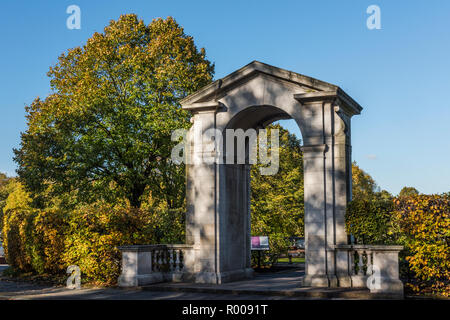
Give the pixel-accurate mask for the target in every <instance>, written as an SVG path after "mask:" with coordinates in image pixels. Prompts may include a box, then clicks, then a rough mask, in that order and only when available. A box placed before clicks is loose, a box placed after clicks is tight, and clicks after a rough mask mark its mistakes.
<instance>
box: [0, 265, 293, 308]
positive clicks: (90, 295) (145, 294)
mask: <svg viewBox="0 0 450 320" xmlns="http://www.w3.org/2000/svg"><path fill="white" fill-rule="evenodd" d="M6 268H7V266H6V265H0V274H1V272H2V271H3V270H4V269H6ZM286 298H288V297H284V296H263V295H255V294H239V295H237V294H230V293H225V294H217V293H201V292H168V291H162V292H159V291H146V290H142V289H120V288H82V289H80V290H69V289H67V288H65V287H54V286H50V285H39V284H31V283H28V282H17V281H9V280H4V279H3V280H0V300H24V299H25V300H35V299H38V300H80V299H82V300H84V299H89V300H91V299H97V300H98V299H100V300H103V299H108V300H181V299H182V300H242V299H245V300H282V299H283V300H284V299H286ZM288 299H295V298H288Z"/></svg>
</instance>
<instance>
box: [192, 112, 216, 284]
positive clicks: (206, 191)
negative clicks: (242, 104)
mask: <svg viewBox="0 0 450 320" xmlns="http://www.w3.org/2000/svg"><path fill="white" fill-rule="evenodd" d="M215 111H216V108H214V107H213V108H206V107H205V109H203V110H201V111H198V112H196V113H195V114H194V117H193V123H194V125H193V127H192V128H191V130H190V132H189V139H188V140H189V143H190V148H189V149H190V150H189V157H190V159H189V161H188V163H189V164H188V165H187V168H186V169H187V194H186V196H187V203H188V207H187V212H186V240H187V243H188V244H192V245H193V250H192V254H193V255H194V256H193V259H190V260H189V261H191V265H187V266H186V269H187V270H189V271H190V272H193V273H194V274H195V281H196V282H199V283H217V271H218V270H217V269H218V266H217V245H218V243H217V237H218V233H217V208H216V166H217V165H216V164H215V163H207V162H205V161H203V159H204V154H203V145H202V136H203V134H204V132H205V131H206V130H208V129H210V128H215ZM194 142H195V143H194ZM192 264H193V265H192Z"/></svg>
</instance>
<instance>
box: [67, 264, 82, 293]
mask: <svg viewBox="0 0 450 320" xmlns="http://www.w3.org/2000/svg"><path fill="white" fill-rule="evenodd" d="M66 273H67V274H69V275H70V276H69V278H67V282H66V287H67V289H80V288H81V272H80V267H79V266H76V265H72V266H69V267H68V268H67V271H66Z"/></svg>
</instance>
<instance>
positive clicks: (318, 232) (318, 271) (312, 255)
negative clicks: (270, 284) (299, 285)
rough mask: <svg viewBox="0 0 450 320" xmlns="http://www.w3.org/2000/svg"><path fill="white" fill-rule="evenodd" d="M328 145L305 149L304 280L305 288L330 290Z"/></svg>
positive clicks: (306, 147) (305, 147)
mask: <svg viewBox="0 0 450 320" xmlns="http://www.w3.org/2000/svg"><path fill="white" fill-rule="evenodd" d="M326 147H327V146H326V145H325V144H321V145H315V146H304V147H303V168H304V199H305V200H304V201H305V259H306V265H305V273H306V275H305V278H304V279H303V285H305V286H314V287H317V286H319V287H321V286H323V287H327V286H328V284H329V283H328V277H327V258H328V257H327V252H326V201H325V193H324V190H325V178H326V177H325V167H324V166H325V151H326Z"/></svg>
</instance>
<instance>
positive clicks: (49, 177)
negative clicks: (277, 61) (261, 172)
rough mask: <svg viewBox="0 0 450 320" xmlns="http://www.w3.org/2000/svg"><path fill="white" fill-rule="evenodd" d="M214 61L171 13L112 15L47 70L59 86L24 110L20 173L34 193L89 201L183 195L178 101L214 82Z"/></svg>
mask: <svg viewBox="0 0 450 320" xmlns="http://www.w3.org/2000/svg"><path fill="white" fill-rule="evenodd" d="M213 72H214V66H213V65H212V64H211V63H210V62H209V61H208V60H207V59H206V58H205V51H204V49H201V50H198V49H197V48H196V46H195V44H194V41H193V38H192V37H190V36H188V35H186V34H185V33H184V31H183V28H182V27H180V26H179V25H178V24H177V22H176V21H175V20H174V19H173V18H171V17H169V18H167V19H155V20H153V21H152V22H151V23H150V24H149V25H145V24H144V22H143V21H142V20H139V19H138V18H137V16H136V15H133V14H130V15H122V16H121V17H120V18H119V19H118V20H117V21H111V22H110V24H109V25H108V26H107V27H105V29H104V32H103V33H95V34H94V35H93V36H92V37H91V38H90V39H88V41H87V43H86V44H85V45H84V46H82V47H76V48H73V49H70V50H68V51H67V52H66V53H64V54H62V55H61V56H60V57H59V59H58V63H57V64H56V65H54V66H53V67H51V68H50V71H49V72H48V76H49V77H50V79H51V80H50V83H51V87H52V89H53V93H52V94H51V95H49V96H48V97H47V98H46V99H43V100H41V99H39V98H37V99H36V100H34V102H33V103H32V104H31V105H30V106H28V107H27V108H26V111H27V120H28V129H27V130H26V132H25V133H23V134H22V138H21V140H22V141H21V146H20V148H19V149H18V150H15V161H16V162H17V163H18V165H19V169H18V173H19V176H20V178H21V180H22V181H23V182H24V183H25V185H26V187H27V189H28V190H30V191H33V192H34V194H38V193H39V192H41V191H43V190H48V189H49V188H48V187H49V186H51V188H50V189H51V191H52V192H53V194H58V193H61V192H67V191H71V190H73V191H76V194H77V196H78V197H79V198H80V199H82V200H83V201H92V200H95V199H96V198H98V197H103V198H105V199H113V198H114V197H118V196H120V197H125V198H127V199H128V200H129V202H130V204H131V205H132V206H133V207H139V206H140V204H141V201H142V196H143V194H144V193H145V192H147V191H149V192H151V194H152V197H153V198H157V199H162V200H163V201H165V202H166V203H167V206H168V207H170V208H174V207H179V206H181V205H182V204H183V201H184V192H183V189H184V185H185V181H184V166H176V165H174V164H173V163H172V162H171V161H170V154H171V149H172V147H173V145H174V144H175V143H176V142H171V139H170V138H171V133H172V131H173V130H175V129H178V128H188V127H189V114H188V113H187V112H186V111H184V110H182V109H181V107H180V105H179V103H178V101H179V100H180V99H181V98H183V97H185V96H187V95H188V94H190V93H192V92H194V91H196V90H198V89H199V88H200V87H202V86H204V85H206V84H208V83H209V82H211V80H212V77H213Z"/></svg>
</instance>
